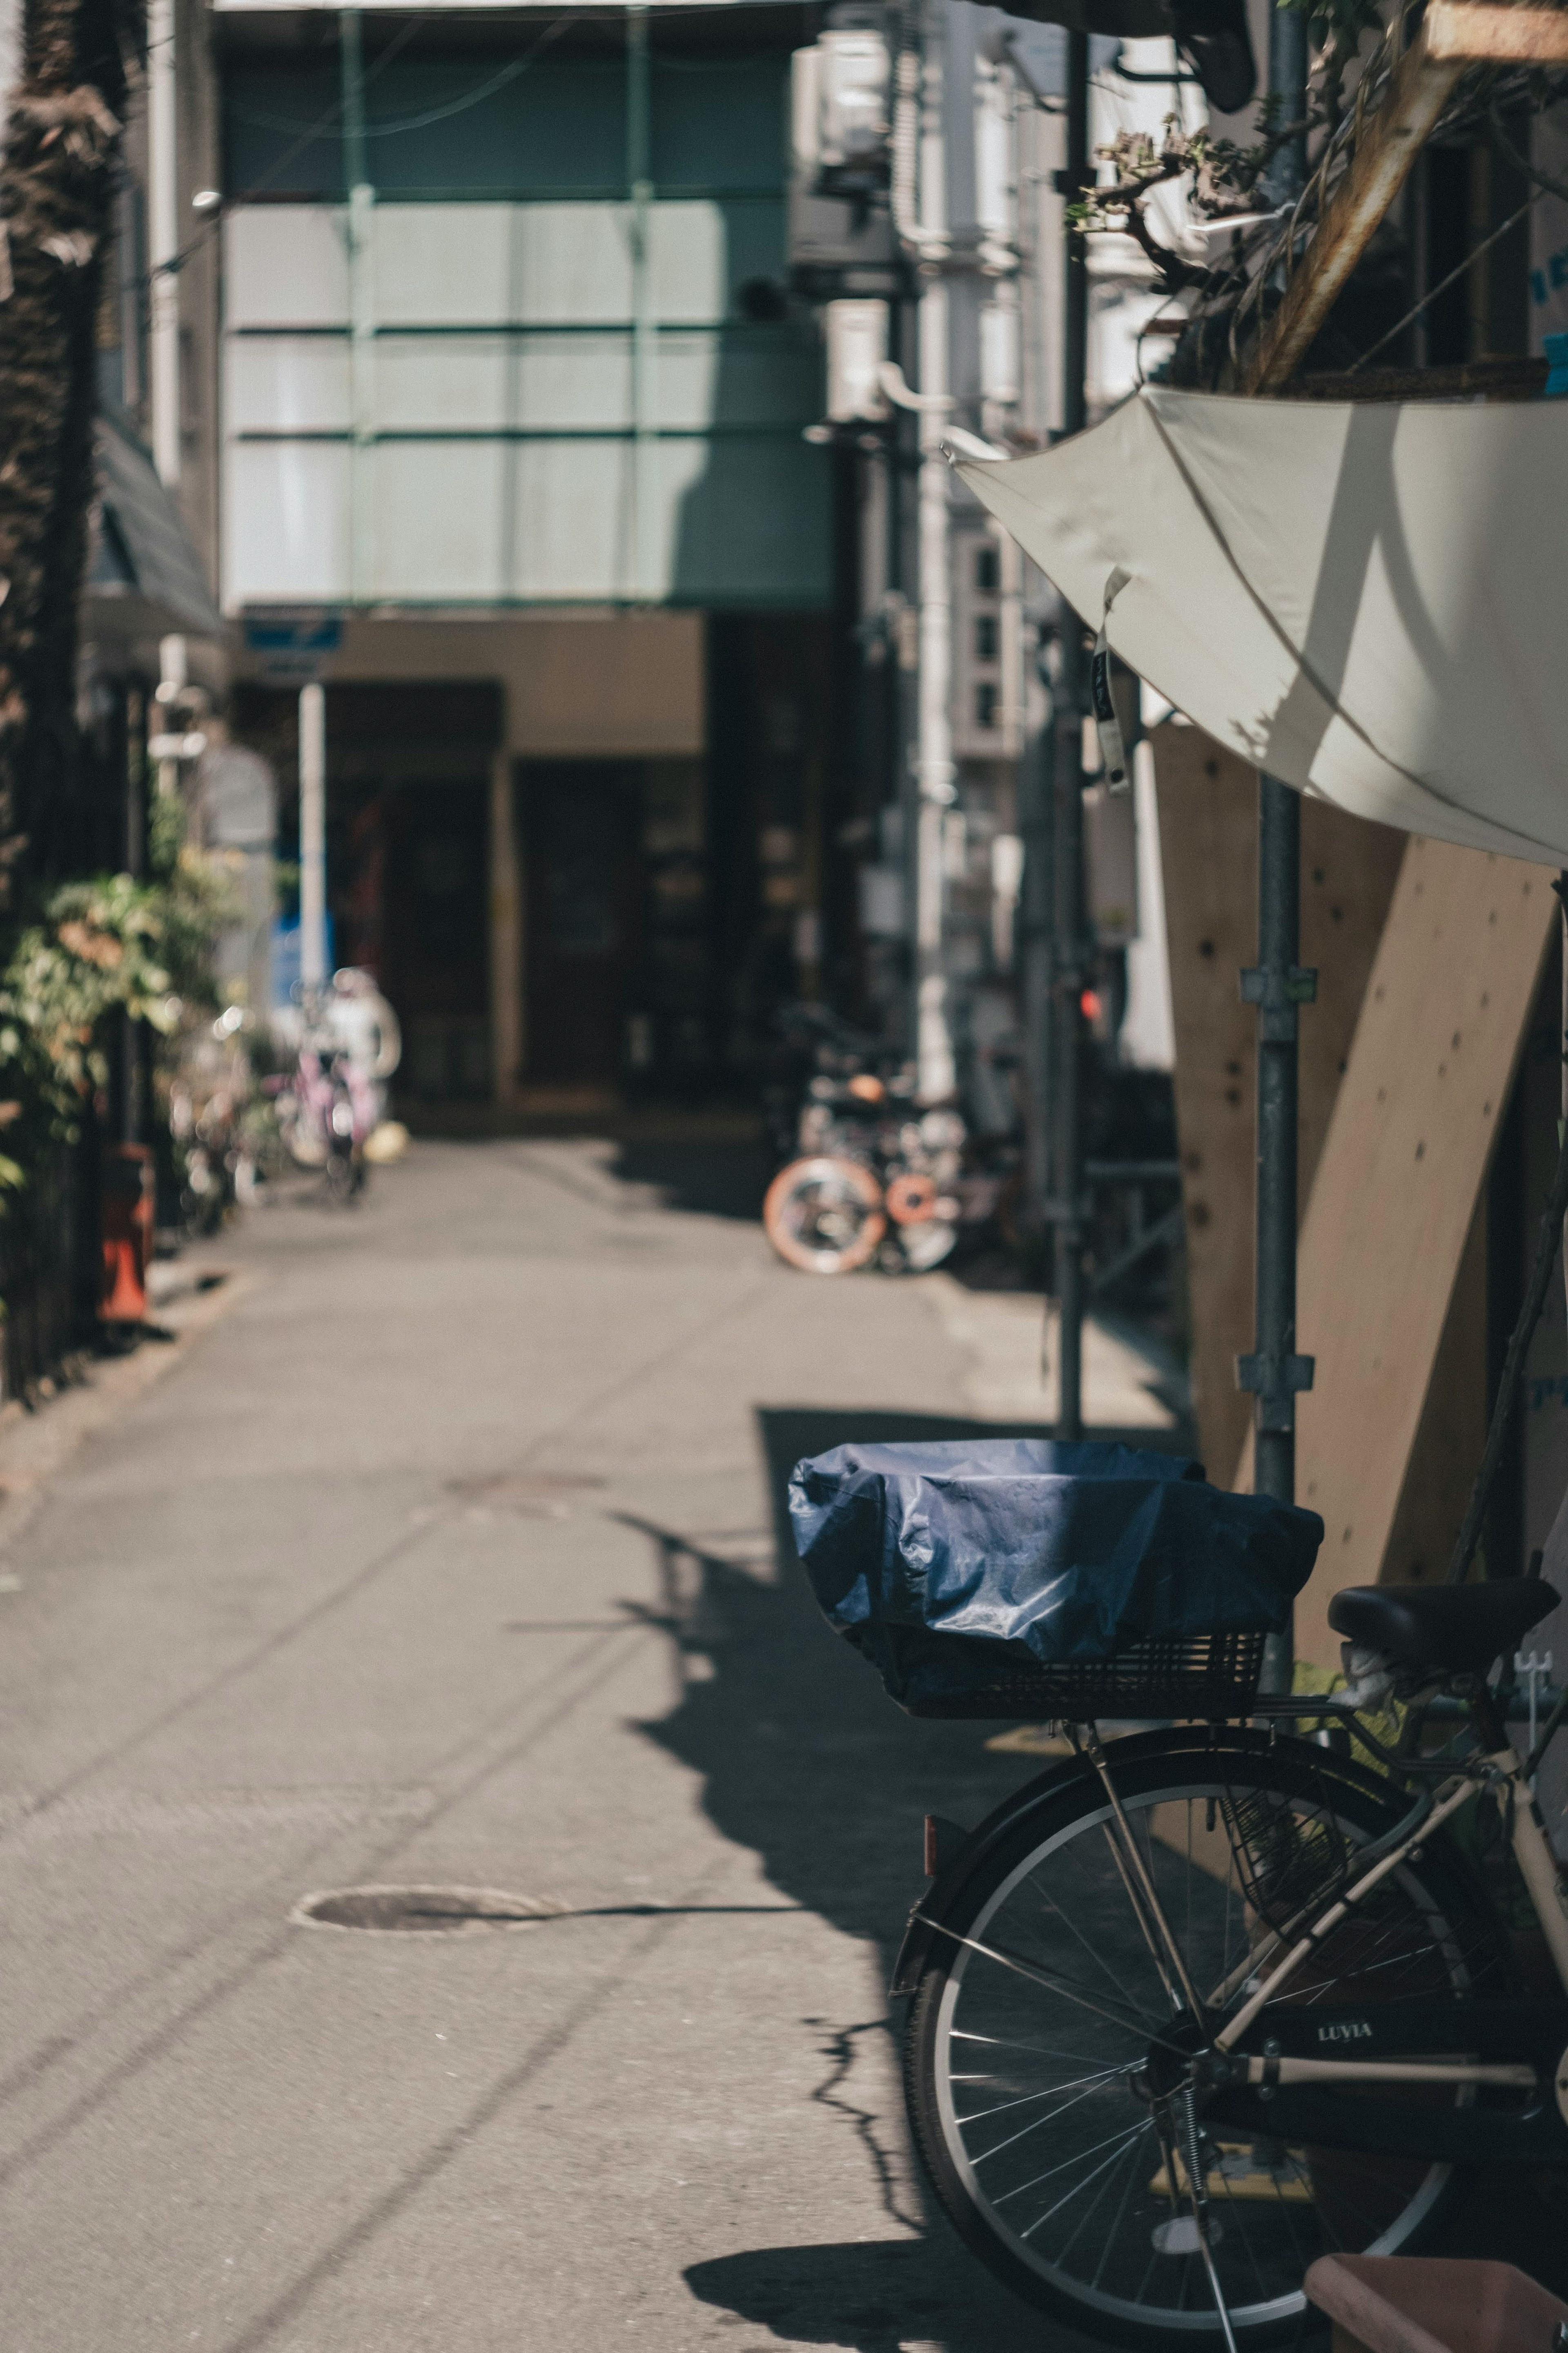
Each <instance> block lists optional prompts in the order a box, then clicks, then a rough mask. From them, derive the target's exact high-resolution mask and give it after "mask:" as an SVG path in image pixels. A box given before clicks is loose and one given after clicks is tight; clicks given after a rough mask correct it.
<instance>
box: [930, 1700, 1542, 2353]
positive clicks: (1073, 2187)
mask: <svg viewBox="0 0 1568 2353" xmlns="http://www.w3.org/2000/svg"><path fill="white" fill-rule="evenodd" d="M1127 1748H1128V1751H1129V1753H1128V1755H1127V1756H1126V1757H1121V1756H1119V1754H1118V1750H1117V1748H1116V1747H1114V1746H1113V1747H1112V1749H1111V1751H1110V1764H1111V1770H1112V1774H1113V1777H1114V1781H1115V1786H1116V1789H1117V1793H1118V1796H1119V1798H1120V1799H1121V1804H1122V1807H1123V1810H1124V1811H1125V1815H1126V1820H1127V1824H1128V1828H1129V1831H1130V1834H1131V1839H1132V1841H1133V1842H1134V1844H1135V1846H1136V1849H1137V1852H1138V1854H1139V1855H1140V1856H1141V1857H1142V1862H1143V1864H1144V1867H1145V1869H1146V1870H1147V1871H1148V1873H1149V1874H1150V1877H1151V1878H1152V1881H1153V1883H1154V1886H1155V1889H1156V1891H1157V1893H1158V1895H1159V1898H1160V1902H1161V1905H1162V1907H1163V1912H1164V1915H1165V1919H1166V1922H1167V1923H1168V1925H1169V1927H1170V1930H1171V1934H1172V1937H1173V1941H1174V1943H1175V1944H1176V1946H1177V1947H1179V1949H1180V1951H1181V1954H1182V1957H1183V1961H1184V1969H1185V1974H1186V1976H1187V1978H1189V1979H1190V1982H1191V1984H1192V1986H1193V1988H1194V1989H1195V1990H1196V1992H1197V1994H1198V1998H1199V2000H1202V2001H1203V2002H1204V2003H1205V2004H1206V2005H1208V2006H1210V2008H1211V2010H1212V2011H1213V2012H1217V2013H1223V2012H1224V2011H1225V2010H1227V2009H1232V2010H1233V2009H1236V2008H1237V2007H1239V2006H1240V2004H1241V2002H1242V2001H1243V2000H1245V1999H1246V1998H1247V1990H1248V1989H1249V1987H1250V1985H1251V1984H1252V1983H1255V1982H1256V1978H1255V1974H1254V1973H1255V1969H1259V1968H1263V1967H1264V1966H1265V1963H1266V1960H1267V1959H1268V1956H1269V1955H1270V1953H1272V1954H1273V1956H1274V1957H1278V1948H1277V1947H1274V1945H1273V1936H1274V1932H1275V1930H1276V1929H1278V1928H1279V1927H1281V1926H1285V1925H1288V1924H1289V1921H1290V1920H1292V1919H1298V1918H1300V1915H1301V1914H1302V1911H1303V1910H1305V1911H1306V1914H1307V1916H1309V1917H1310V1916H1312V1915H1313V1913H1315V1911H1316V1910H1318V1909H1320V1908H1321V1905H1324V1904H1326V1903H1327V1902H1328V1901H1329V1900H1331V1897H1332V1895H1333V1894H1336V1893H1337V1892H1338V1890H1339V1888H1340V1887H1342V1885H1343V1883H1344V1882H1345V1879H1346V1877H1347V1875H1350V1876H1353V1873H1354V1869H1355V1856H1356V1853H1357V1852H1358V1851H1359V1850H1362V1849H1364V1848H1365V1847H1366V1846H1367V1845H1368V1844H1369V1843H1370V1842H1371V1841H1373V1839H1375V1838H1376V1837H1378V1836H1379V1835H1380V1834H1381V1833H1383V1832H1384V1831H1387V1830H1388V1829H1389V1828H1390V1826H1391V1825H1392V1823H1394V1821H1396V1820H1398V1819H1399V1816H1400V1814H1401V1813H1402V1812H1403V1810H1404V1808H1403V1805H1402V1804H1400V1803H1398V1802H1397V1801H1395V1800H1394V1799H1393V1798H1392V1797H1391V1796H1388V1795H1384V1793H1383V1791H1382V1790H1381V1788H1379V1786H1378V1785H1377V1784H1376V1783H1375V1782H1373V1780H1372V1778H1371V1777H1370V1776H1366V1775H1363V1774H1360V1773H1358V1772H1356V1771H1355V1770H1354V1768H1352V1767H1347V1766H1345V1765H1343V1764H1342V1763H1341V1762H1339V1761H1338V1760H1336V1759H1333V1758H1331V1757H1329V1756H1328V1755H1327V1754H1326V1753H1325V1752H1324V1751H1323V1750H1321V1749H1319V1748H1317V1747H1315V1746H1312V1745H1310V1744H1309V1743H1307V1742H1304V1741H1300V1740H1281V1741H1277V1742H1274V1743H1272V1744H1267V1743H1264V1742H1262V1741H1260V1740H1259V1741H1257V1742H1249V1741H1248V1740H1247V1736H1245V1735H1244V1736H1240V1738H1239V1739H1236V1738H1234V1736H1232V1738H1229V1739H1226V1738H1222V1739H1221V1740H1219V1741H1216V1742H1208V1741H1205V1740H1204V1739H1202V1738H1201V1736H1200V1737H1199V1738H1197V1739H1194V1738H1192V1737H1190V1736H1188V1737H1185V1738H1184V1737H1183V1736H1180V1735H1176V1736H1169V1737H1168V1738H1167V1739H1166V1740H1165V1741H1163V1742H1161V1741H1154V1742H1149V1741H1139V1742H1137V1743H1135V1744H1134V1743H1129V1744H1127ZM1126 1862H1127V1857H1126V1854H1125V1852H1124V1850H1121V1848H1120V1847H1119V1845H1118V1842H1117V1838H1116V1834H1115V1825H1114V1820H1113V1817H1112V1813H1111V1809H1110V1805H1109V1803H1108V1802H1107V1800H1106V1798H1105V1796H1104V1793H1103V1791H1102V1789H1101V1788H1100V1784H1099V1783H1098V1781H1095V1780H1092V1779H1090V1778H1087V1777H1085V1776H1083V1775H1068V1776H1066V1777H1063V1785H1062V1787H1061V1788H1060V1791H1059V1793H1058V1794H1057V1795H1055V1796H1053V1795H1052V1793H1051V1792H1050V1791H1049V1789H1048V1788H1042V1789H1041V1790H1040V1792H1039V1794H1038V1795H1037V1796H1035V1797H1030V1796H1029V1795H1028V1794H1027V1793H1026V1795H1025V1797H1024V1799H1021V1800H1020V1801H1017V1821H1016V1827H1015V1828H1014V1829H1013V1830H1012V1831H1007V1830H1006V1828H1005V1825H1004V1826H1003V1827H1002V1828H1001V1831H1000V1835H999V1836H996V1837H994V1839H993V1840H992V1841H990V1852H988V1853H987V1854H986V1855H985V1858H984V1861H982V1862H979V1863H978V1864H977V1865H976V1867H975V1869H974V1870H973V1873H971V1874H970V1875H969V1876H968V1877H967V1879H961V1881H960V1883H959V1884H958V1885H957V1887H956V1891H955V1892H954V1893H953V1894H952V1896H951V1898H950V1899H949V1900H948V1901H947V1902H946V1903H945V1905H943V1906H942V1909H941V1910H940V1911H939V1912H937V1913H936V1914H934V1915H931V1916H933V1917H934V1918H935V1919H936V1920H937V1922H938V1923H939V1926H938V1930H937V1933H936V1934H935V1935H934V1936H932V1937H931V1942H930V1946H929V1947H928V1950H927V1955H926V1959H925V1962H924V1966H923V1969H922V1972H921V1978H920V1982H919V1985H918V1988H917V1990H916V1992H915V1997H914V2000H913V2002H912V2004H911V2007H910V2017H909V2022H908V2030H907V2036H906V2044H905V2088H906V2093H907V2096H908V2100H909V2105H910V2118H911V2123H912V2125H913V2128H914V2134H915V2138H916V2142H917V2144H918V2147H919V2148H920V2151H921V2157H922V2158H923V2160H924V2162H925V2166H926V2168H927V2170H928V2172H929V2174H930V2176H931V2182H932V2184H933V2186H934V2188H935V2189H936V2192H937V2195H938V2197H939V2198H940V2200H941V2201H942V2205H943V2207H944V2208H945V2209H946V2211H947V2213H948V2214H949V2216H950V2217H951V2219H952V2221H953V2222H954V2223H955V2224H956V2226H957V2228H958V2230H959V2231H960V2232H961V2233H962V2234H963V2238H964V2239H965V2240H966V2241H967V2242H968V2244H969V2245H970V2247H971V2248H972V2249H973V2251H974V2253H976V2254H978V2255H979V2256H980V2257H981V2258H982V2260H983V2261H984V2263H987V2264H988V2265H989V2266H990V2268H991V2269H992V2270H993V2271H994V2272H995V2273H997V2274H999V2275H1000V2277H1001V2278H1003V2279H1004V2280H1005V2281H1006V2282H1007V2284H1008V2285H1009V2286H1011V2287H1012V2288H1013V2289H1015V2290H1016V2292H1017V2293H1018V2294H1020V2295H1023V2296H1025V2297H1026V2299H1027V2300H1028V2301H1029V2302H1031V2303H1032V2304H1035V2305H1037V2306H1040V2307H1042V2308H1043V2309H1045V2310H1047V2311H1048V2312H1051V2313H1052V2314H1054V2315H1055V2316H1057V2317H1058V2318H1060V2319H1062V2320H1064V2321H1066V2322H1068V2324H1069V2325H1071V2326H1072V2327H1077V2328H1080V2329H1087V2330H1089V2331H1090V2332H1091V2333H1093V2334H1096V2335H1099V2336H1101V2337H1110V2339H1112V2340H1113V2341H1115V2342H1118V2343H1121V2344H1124V2345H1128V2346H1131V2347H1137V2348H1155V2347H1163V2346H1173V2345H1175V2344H1177V2343H1180V2344H1183V2345H1185V2346H1188V2347H1203V2348H1207V2347H1209V2346H1217V2345H1218V2344H1219V2343H1220V2342H1221V2332H1220V2327H1219V2320H1218V2316H1217V2314H1216V2312H1215V2306H1214V2300H1213V2296H1212V2293H1211V2291H1210V2288H1209V2286H1208V2284H1207V2281H1206V2277H1205V2271H1204V2266H1203V2259H1202V2255H1201V2253H1199V2252H1198V2250H1197V2247H1196V2244H1195V2234H1194V2232H1193V2229H1192V2226H1191V2223H1190V2221H1184V2220H1183V2219H1182V2218H1183V2217H1184V2216H1186V2215H1187V2214H1188V2212H1189V2211H1190V2210H1189V2208H1188V2205H1187V2189H1188V2181H1187V2175H1186V2170H1185V2152H1184V2150H1182V2149H1181V2148H1179V2147H1178V2148H1175V2149H1172V2150H1167V2149H1166V2147H1163V2143H1162V2137H1161V2132H1160V2128H1159V2126H1157V2124H1156V2119H1155V2116H1154V2113H1153V2111H1152V2108H1151V2106H1150V2105H1149V2103H1148V2099H1147V2095H1146V2077H1145V2073H1144V2071H1145V2069H1146V2068H1147V2065H1148V2062H1149V2056H1150V2052H1151V2050H1152V2048H1155V2047H1156V2046H1159V2045H1160V2044H1161V2042H1162V2038H1164V2040H1165V2042H1166V2044H1167V2046H1168V2042H1169V2039H1170V2037H1171V2036H1172V2035H1173V2033H1174V2034H1177V2035H1179V2034H1180V2033H1181V2031H1183V2021H1181V2019H1180V2018H1179V2016H1176V2015H1174V2014H1173V2012H1174V2004H1173V1986H1172V1983H1171V1980H1172V1979H1173V1976H1174V1974H1175V1973H1174V1972H1173V1970H1172V1969H1171V1968H1170V1966H1169V1964H1168V1962H1167V1964H1166V1966H1165V1967H1164V1968H1162V1967H1161V1966H1160V1963H1159V1961H1158V1959H1157V1957H1156V1956H1155V1954H1154V1953H1153V1951H1152V1948H1151V1946H1150V1943H1149V1941H1148V1940H1147V1938H1146V1936H1145V1935H1144V1933H1143V1929H1142V1926H1140V1922H1139V1917H1138V1915H1137V1913H1136V1911H1135V1910H1134V1907H1133V1900H1132V1897H1131V1894H1130V1893H1129V1886H1128V1874H1127V1872H1126V1868H1125V1866H1126ZM1510 1975H1511V1972H1510V1967H1509V1963H1508V1960H1507V1957H1506V1955H1505V1952H1504V1949H1503V1946H1502V1942H1501V1938H1500V1932H1499V1931H1498V1930H1497V1928H1496V1927H1495V1926H1494V1925H1493V1924H1492V1922H1491V1920H1490V1917H1489V1914H1488V1913H1487V1911H1486V1908H1485V1906H1484V1905H1483V1904H1482V1903H1481V1901H1480V1899H1479V1897H1478V1896H1477V1895H1476V1894H1474V1893H1473V1892H1472V1890H1471V1887H1470V1883H1469V1882H1468V1879H1467V1878H1466V1876H1465V1874H1464V1872H1463V1869H1462V1866H1460V1865H1458V1862H1456V1861H1455V1860H1454V1859H1453V1858H1452V1857H1450V1856H1447V1855H1446V1854H1445V1853H1444V1852H1443V1850H1442V1846H1441V1842H1440V1841H1434V1842H1433V1844H1432V1845H1431V1847H1429V1848H1428V1849H1426V1850H1425V1851H1424V1852H1422V1853H1421V1855H1420V1859H1419V1860H1418V1861H1410V1862H1405V1863H1404V1864H1403V1865H1401V1867H1400V1868H1399V1869H1398V1870H1396V1871H1395V1872H1394V1873H1391V1874H1389V1876H1388V1877H1387V1878H1386V1879H1385V1880H1384V1883H1382V1885H1381V1886H1380V1888H1379V1889H1378V1890H1377V1892H1376V1893H1375V1894H1374V1895H1373V1896H1372V1897H1371V1898H1369V1899H1368V1900H1367V1902H1365V1903H1364V1904H1363V1905H1358V1906H1357V1907H1356V1911H1355V1913H1354V1914H1353V1915H1352V1916H1351V1917H1350V1918H1349V1919H1347V1921H1346V1922H1345V1924H1344V1925H1343V1926H1342V1927H1341V1928H1340V1929H1338V1930H1336V1931H1335V1932H1334V1933H1333V1934H1331V1936H1329V1938H1328V1939H1327V1940H1326V1941H1325V1943H1324V1944H1323V1945H1322V1946H1321V1947H1320V1948H1319V1950H1318V1951H1317V1953H1316V1954H1315V1955H1314V1956H1313V1957H1311V1958H1310V1960H1309V1961H1308V1962H1306V1963H1304V1964H1303V1966H1302V1968H1301V1970H1300V1973H1299V1975H1298V1977H1297V1978H1296V1979H1295V1980H1293V1981H1292V1982H1291V1984H1290V1985H1289V1988H1288V1989H1286V1990H1285V1992H1284V1993H1283V1995H1282V1999H1284V2000H1289V2001H1291V2002H1298V2001H1299V2002H1307V2003H1319V2004H1329V2005H1332V2004H1334V2003H1335V2002H1337V2001H1353V2002H1355V2003H1356V2004H1357V2005H1358V2006H1359V2005H1363V2004H1367V2003H1373V2002H1382V2001H1399V2000H1434V1999H1442V1998H1454V1999H1462V1998H1464V1997H1466V1996H1468V1995H1473V1994H1475V1993H1478V1992H1479V1991H1482V1990H1485V1991H1490V1992H1497V1991H1499V1990H1500V1989H1502V1988H1503V1986H1504V1985H1505V1984H1506V1983H1507V1982H1508V1980H1509V1978H1510ZM1185 2023H1186V2025H1187V2026H1189V2027H1190V2023H1191V2021H1190V2018H1189V2019H1188V2020H1187V2021H1185ZM1344 2096H1346V2097H1347V2098H1353V2097H1356V2096H1358V2094H1352V2093H1347V2094H1345V2095H1344ZM1432 2096H1434V2097H1435V2098H1437V2099H1440V2100H1447V2101H1451V2102H1453V2101H1457V2102H1459V2103H1460V2104H1463V2103H1464V2102H1465V2101H1467V2100H1468V2099H1469V2098H1471V2097H1472V2096H1473V2094H1471V2093H1469V2092H1468V2090H1461V2089H1456V2088H1438V2089H1436V2090H1435V2091H1434V2093H1433V2094H1432ZM1200 2130H1201V2131H1202V2137H1201V2138H1200V2140H1199V2142H1198V2144H1197V2147H1198V2156H1199V2162H1200V2163H1201V2164H1202V2166H1203V2167H1204V2169H1205V2183H1206V2187H1207V2190H1208V2196H1209V2200H1210V2210H1209V2211H1210V2214H1211V2217H1212V2218H1213V2221H1214V2223H1215V2229H1214V2232H1213V2252H1214V2254H1215V2263H1216V2265H1217V2269H1218V2274H1219V2279H1220V2284H1221V2286H1222V2288H1223V2291H1224V2294H1225V2297H1226V2304H1227V2306H1228V2308H1229V2312H1230V2316H1231V2321H1232V2324H1233V2326H1234V2327H1235V2330H1236V2334H1237V2340H1238V2343H1240V2344H1241V2345H1243V2346H1244V2347H1247V2348H1261V2347H1264V2346H1267V2345H1270V2344H1274V2343H1278V2342H1281V2341H1289V2339H1291V2338H1292V2337H1295V2335H1296V2334H1297V2332H1298V2330H1299V2328H1300V2325H1301V2321H1302V2317H1303V2305H1304V2299H1303V2295H1302V2291H1301V2279H1302V2274H1304V2272H1305V2271H1306V2269H1307V2266H1308V2264H1309V2263H1311V2262H1312V2261H1313V2260H1314V2258H1315V2257H1317V2256H1318V2255H1320V2254H1327V2253H1357V2254H1366V2253H1377V2254H1393V2253H1408V2252H1410V2251H1411V2250H1412V2248H1413V2247H1414V2246H1415V2244H1416V2242H1417V2241H1418V2239H1420V2238H1421V2237H1422V2236H1426V2235H1429V2234H1430V2233H1431V2232H1432V2231H1433V2230H1434V2229H1435V2228H1436V2225H1437V2223H1438V2221H1439V2217H1440V2214H1441V2211H1442V2210H1443V2209H1444V2208H1445V2206H1446V2205H1447V2203H1448V2202H1449V2200H1451V2199H1452V2198H1453V2197H1454V2196H1455V2195H1456V2193H1457V2191H1458V2177H1457V2176H1456V2174H1455V2173H1454V2170H1453V2168H1450V2167H1447V2166H1445V2165H1440V2164H1435V2163H1432V2162H1430V2161H1428V2160H1427V2159H1425V2158H1399V2157H1388V2156H1378V2157H1364V2156H1357V2155H1353V2154H1349V2153H1346V2152H1343V2151H1339V2150H1331V2149H1322V2148H1311V2147H1290V2146H1288V2145H1286V2144H1284V2143H1281V2142H1278V2141H1269V2140H1267V2139H1265V2138H1263V2137H1258V2136H1250V2137H1249V2136H1248V2135H1247V2134H1245V2133H1242V2132H1238V2131H1233V2130H1232V2129H1231V2128H1230V2127H1228V2126H1215V2127H1213V2128H1212V2129H1206V2130H1205V2129H1203V2128H1202V2127H1201V2126H1200ZM1173 2174H1174V2176H1175V2179H1172V2175H1173Z"/></svg>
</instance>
